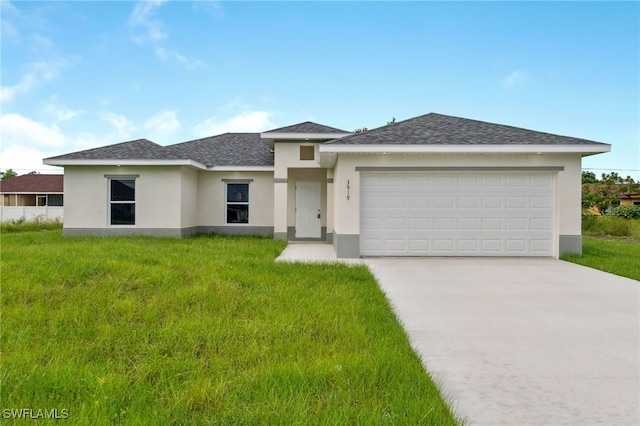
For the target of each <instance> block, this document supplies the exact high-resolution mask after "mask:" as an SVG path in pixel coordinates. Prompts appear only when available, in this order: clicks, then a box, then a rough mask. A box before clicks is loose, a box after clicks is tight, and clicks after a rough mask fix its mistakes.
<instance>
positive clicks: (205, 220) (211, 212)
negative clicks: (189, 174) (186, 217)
mask: <svg viewBox="0 0 640 426" xmlns="http://www.w3.org/2000/svg"><path fill="white" fill-rule="evenodd" d="M223 179H234V180H247V181H249V180H252V182H250V184H249V224H248V226H274V224H273V203H274V188H273V173H272V172H204V171H203V172H199V173H198V192H197V198H198V209H197V210H198V215H197V221H198V225H199V226H238V227H241V226H247V225H233V224H227V223H226V217H225V216H226V208H227V207H226V193H225V191H226V183H225V181H224V180H223Z"/></svg>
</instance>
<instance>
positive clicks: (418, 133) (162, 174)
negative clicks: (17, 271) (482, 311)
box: [44, 113, 611, 257]
mask: <svg viewBox="0 0 640 426" xmlns="http://www.w3.org/2000/svg"><path fill="white" fill-rule="evenodd" d="M610 148H611V146H610V145H608V144H603V143H598V142H593V141H588V140H584V139H577V138H571V137H565V136H558V135H552V134H548V133H542V132H537V131H532V130H526V129H520V128H516V127H511V126H504V125H499V124H492V123H486V122H481V121H476V120H469V119H464V118H457V117H451V116H446V115H440V114H433V113H432V114H426V115H422V116H419V117H415V118H412V119H409V120H405V121H402V122H397V123H391V124H388V125H386V126H383V127H380V128H377V129H373V130H369V131H367V132H364V133H356V134H354V133H351V132H347V131H344V130H340V129H336V128H333V127H328V126H323V125H320V124H316V123H311V122H305V123H300V124H295V125H293V126H288V127H282V128H279V129H274V130H270V131H266V132H263V133H226V134H223V135H219V136H212V137H208V138H204V139H198V140H194V141H190V142H184V143H180V144H176V145H171V146H166V147H165V146H160V145H157V144H155V143H153V142H151V141H148V140H146V139H140V140H135V141H131V142H125V143H120V144H116V145H110V146H105V147H102V148H95V149H89V150H86V151H80V152H75V153H71V154H66V155H61V156H57V157H52V158H47V159H45V160H44V163H45V164H48V165H57V166H63V167H64V173H65V185H66V200H65V223H64V234H65V235H139V234H142V235H156V236H174V237H181V236H186V235H191V234H194V233H199V232H214V233H220V234H258V235H270V236H273V237H274V238H276V239H282V240H288V241H296V240H303V241H306V240H308V241H323V242H327V243H329V244H333V246H334V248H335V250H336V254H337V255H338V257H360V256H554V257H558V256H559V255H560V254H562V253H565V252H576V253H580V252H581V250H582V237H581V228H580V217H581V158H582V157H583V156H586V155H591V154H597V153H602V152H608V151H609V150H610Z"/></svg>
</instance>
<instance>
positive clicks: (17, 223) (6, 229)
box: [0, 218, 62, 234]
mask: <svg viewBox="0 0 640 426" xmlns="http://www.w3.org/2000/svg"><path fill="white" fill-rule="evenodd" d="M59 229H62V221H61V220H59V219H57V220H44V219H40V218H36V219H33V220H25V219H24V218H21V219H18V220H9V221H5V222H0V233H3V234H6V233H15V232H35V231H55V230H59Z"/></svg>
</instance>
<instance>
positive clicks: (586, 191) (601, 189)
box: [582, 172, 640, 215]
mask: <svg viewBox="0 0 640 426" xmlns="http://www.w3.org/2000/svg"><path fill="white" fill-rule="evenodd" d="M638 191H640V182H636V181H635V180H633V178H632V177H631V176H627V177H626V178H623V177H622V176H620V175H619V174H618V173H616V172H611V173H603V174H602V175H601V177H600V179H597V178H596V176H595V173H593V172H582V208H583V209H591V210H592V211H595V212H597V213H598V214H601V215H603V214H605V213H606V212H607V210H608V209H609V208H611V207H613V206H616V205H618V204H620V196H621V195H622V194H629V193H634V192H638Z"/></svg>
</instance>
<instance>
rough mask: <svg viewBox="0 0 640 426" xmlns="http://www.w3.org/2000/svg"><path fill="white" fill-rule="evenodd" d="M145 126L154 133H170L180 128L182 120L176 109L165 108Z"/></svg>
mask: <svg viewBox="0 0 640 426" xmlns="http://www.w3.org/2000/svg"><path fill="white" fill-rule="evenodd" d="M144 128H145V129H146V130H148V131H150V132H154V133H170V132H174V131H176V130H178V129H179V128H180V121H179V120H178V117H177V116H176V112H175V111H167V110H163V111H160V112H159V113H157V114H156V115H154V116H153V117H151V118H150V119H149V120H147V122H146V123H145V124H144Z"/></svg>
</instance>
